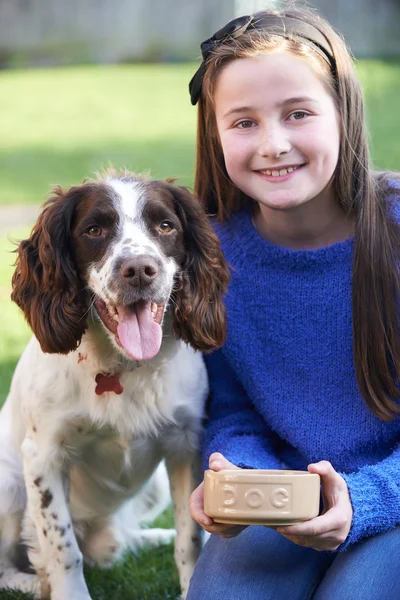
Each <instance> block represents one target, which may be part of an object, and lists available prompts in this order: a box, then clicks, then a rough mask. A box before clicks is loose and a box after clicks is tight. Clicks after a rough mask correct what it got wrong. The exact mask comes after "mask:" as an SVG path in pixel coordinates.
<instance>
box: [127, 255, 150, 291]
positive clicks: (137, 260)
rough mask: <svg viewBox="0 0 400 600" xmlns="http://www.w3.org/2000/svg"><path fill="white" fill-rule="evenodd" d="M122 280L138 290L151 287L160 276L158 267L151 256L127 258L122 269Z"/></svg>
mask: <svg viewBox="0 0 400 600" xmlns="http://www.w3.org/2000/svg"><path fill="white" fill-rule="evenodd" d="M120 273H121V276H122V278H123V279H124V280H125V281H127V282H129V283H130V284H131V285H133V286H135V287H137V288H144V287H146V286H148V285H150V284H151V283H152V282H153V281H154V279H155V278H156V277H157V275H158V266H157V263H156V261H155V260H154V258H152V257H151V256H146V255H142V256H134V257H130V258H126V259H125V260H124V261H123V263H122V264H121V267H120Z"/></svg>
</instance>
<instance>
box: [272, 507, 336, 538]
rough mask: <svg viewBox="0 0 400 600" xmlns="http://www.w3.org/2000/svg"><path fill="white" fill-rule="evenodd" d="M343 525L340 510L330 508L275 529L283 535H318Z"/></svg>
mask: <svg viewBox="0 0 400 600" xmlns="http://www.w3.org/2000/svg"><path fill="white" fill-rule="evenodd" d="M342 526H343V518H342V515H341V511H340V510H335V509H334V508H332V509H331V510H328V511H327V512H326V513H325V514H323V515H320V516H319V517H315V518H314V519H310V520H309V521H304V522H303V523H298V524H296V525H282V526H281V527H276V531H278V532H279V533H282V534H284V535H301V536H313V537H314V536H320V535H324V534H325V533H329V532H332V531H335V530H336V529H340V528H341V527H342Z"/></svg>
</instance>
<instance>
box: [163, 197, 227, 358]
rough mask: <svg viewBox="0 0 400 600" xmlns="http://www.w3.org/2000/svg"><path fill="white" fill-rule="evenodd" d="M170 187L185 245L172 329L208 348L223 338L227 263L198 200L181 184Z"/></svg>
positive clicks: (185, 338)
mask: <svg viewBox="0 0 400 600" xmlns="http://www.w3.org/2000/svg"><path fill="white" fill-rule="evenodd" d="M169 189H170V190H171V192H172V195H173V199H174V208H175V211H176V213H177V215H178V216H179V219H180V221H181V223H182V226H183V231H184V243H185V249H186V257H185V261H184V264H183V265H182V272H181V281H180V289H179V290H178V291H177V293H176V296H175V322H174V329H175V332H176V334H177V335H178V337H180V338H182V339H183V340H184V341H185V342H188V343H189V344H190V345H191V346H193V348H195V349H197V350H201V351H210V350H213V349H214V348H219V347H220V346H222V345H223V343H224V342H225V337H226V322H225V307H224V303H223V295H224V292H225V291H226V288H227V285H228V282H229V271H228V266H227V263H226V261H225V258H224V255H223V253H222V251H221V248H220V244H219V240H218V237H217V235H216V233H215V231H214V230H213V228H212V226H211V224H210V222H209V219H208V217H207V215H206V213H205V211H204V209H203V207H202V206H201V205H200V202H199V201H198V200H197V199H196V198H195V197H194V196H193V195H192V194H191V193H190V192H189V191H188V190H187V189H186V188H184V187H182V186H175V185H170V186H169Z"/></svg>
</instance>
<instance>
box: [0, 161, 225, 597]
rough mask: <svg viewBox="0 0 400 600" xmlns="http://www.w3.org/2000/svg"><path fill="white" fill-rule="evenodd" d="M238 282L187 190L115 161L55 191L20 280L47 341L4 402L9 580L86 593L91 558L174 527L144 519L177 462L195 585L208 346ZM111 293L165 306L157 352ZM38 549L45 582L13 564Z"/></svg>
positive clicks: (214, 342)
mask: <svg viewBox="0 0 400 600" xmlns="http://www.w3.org/2000/svg"><path fill="white" fill-rule="evenodd" d="M227 281H228V271H227V268H226V265H225V263H224V260H223V257H222V254H221V252H220V249H219V245H218V242H217V238H216V236H215V234H214V232H213V230H212V229H211V227H210V225H209V223H208V220H207V218H206V215H205V214H204V212H203V210H202V209H201V207H200V206H199V205H198V204H197V202H196V201H195V199H194V198H193V197H192V196H191V195H190V194H189V193H188V192H187V191H186V190H185V189H184V188H180V187H178V186H175V185H172V184H171V183H167V182H156V181H149V180H145V179H142V178H138V177H136V176H133V175H131V174H127V173H125V174H121V175H120V174H117V173H108V174H107V175H105V176H103V177H102V178H100V179H99V180H98V181H96V182H94V183H84V184H82V185H80V186H76V187H73V188H70V189H69V190H68V191H66V192H64V191H62V190H61V189H60V188H57V189H56V190H55V195H54V196H53V197H52V198H51V199H50V200H49V201H48V203H47V204H46V206H45V208H44V211H43V212H42V214H41V215H40V217H39V219H38V222H37V223H36V225H35V227H34V229H33V231H32V234H31V237H30V238H29V239H28V240H25V241H24V242H22V243H21V244H20V247H19V250H18V259H17V265H16V271H15V274H14V278H13V296H12V297H13V299H14V301H15V302H17V304H18V305H19V306H20V307H21V308H22V310H23V311H24V314H25V317H26V319H27V321H28V322H29V324H30V325H31V327H32V329H33V332H34V334H35V338H33V339H32V340H31V342H30V343H29V345H28V347H27V349H26V350H25V352H24V354H23V356H22V358H21V360H20V362H19V364H18V365H17V368H16V371H15V375H14V378H13V381H12V385H11V390H10V394H9V396H8V398H7V401H6V403H5V405H4V407H3V409H2V410H1V413H0V540H1V548H0V552H1V559H0V571H1V572H2V573H3V575H2V577H1V579H0V586H10V587H20V588H21V589H23V590H24V591H27V588H29V589H30V590H32V591H33V592H34V593H36V594H37V595H40V594H42V596H44V595H49V594H50V593H51V596H52V597H53V598H57V600H71V599H73V600H89V598H90V596H89V592H88V590H87V586H86V583H85V580H84V577H83V571H82V561H83V559H85V560H86V561H87V562H89V563H90V564H99V565H104V566H107V565H109V564H112V563H113V562H114V561H115V560H116V559H117V558H119V557H120V556H121V554H122V552H123V551H124V549H126V548H131V549H133V550H136V549H137V548H139V547H140V546H142V545H143V544H145V543H147V544H153V545H154V544H159V543H161V542H168V541H169V540H170V539H171V538H172V536H173V535H174V531H170V530H163V529H160V530H155V529H140V524H141V523H143V522H148V521H150V520H152V519H153V518H154V517H155V516H156V515H157V514H158V513H159V512H160V510H162V509H163V508H164V507H165V506H166V505H167V503H168V502H169V493H168V481H167V477H166V474H167V472H168V475H169V479H170V484H171V491H172V500H173V503H174V511H175V523H176V529H177V536H176V541H175V558H176V562H177V565H178V569H179V575H180V581H181V587H182V592H183V595H185V593H186V590H187V586H188V581H189V578H190V575H191V572H192V569H193V566H194V562H195V560H196V557H197V555H198V551H199V547H200V536H199V532H198V531H197V530H196V528H195V525H194V524H193V522H192V521H191V519H190V516H189V511H188V496H189V494H190V492H191V490H192V489H193V487H194V484H195V476H194V472H195V471H196V469H197V466H196V465H197V447H198V437H199V432H200V427H201V419H202V417H203V407H204V402H205V399H206V395H207V380H206V374H205V370H204V366H203V362H202V358H201V355H200V353H198V352H196V350H203V351H206V350H210V349H212V348H214V347H218V346H220V345H221V344H222V343H223V341H224V335H225V328H224V309H223V304H222V295H223V292H224V290H225V288H226V284H227ZM100 300H101V301H103V302H104V304H103V305H102V306H103V307H104V306H107V307H108V308H110V307H114V306H117V307H128V306H129V307H130V306H132V305H136V303H138V302H139V303H140V302H143V303H145V305H146V306H147V304H146V302H152V303H156V304H157V313H156V316H155V317H154V318H155V319H159V321H160V322H161V323H162V341H161V347H160V349H159V351H158V352H157V353H156V355H155V356H154V357H150V358H146V359H145V360H142V361H140V360H138V359H137V358H135V357H134V356H132V353H131V352H130V350H129V348H128V350H129V351H128V350H127V349H126V347H125V346H123V345H121V343H120V341H119V339H117V336H116V335H115V334H114V333H113V332H112V331H113V330H112V328H111V330H110V329H109V328H108V327H107V326H106V325H107V319H109V318H110V317H109V316H107V315H106V317H105V319H106V320H105V321H104V318H103V317H104V315H103V317H102V319H103V320H102V319H100V316H101V310H100V308H101V307H100V308H98V309H97V310H96V308H95V307H99V302H100ZM152 306H153V305H152ZM160 307H161V308H160ZM123 310H124V309H123ZM99 311H100V312H99ZM107 314H108V313H107ZM157 322H158V321H157ZM118 331H119V330H118ZM98 374H104V375H105V376H107V375H110V376H113V377H114V376H115V377H117V379H118V382H119V383H120V386H121V389H122V393H120V392H119V391H117V392H113V391H105V392H104V393H103V394H100V395H99V394H98V393H96V392H95V389H96V381H95V379H96V376H97V375H98ZM110 381H111V383H110V385H111V387H112V385H113V384H112V378H111V380H110ZM105 389H108V388H105ZM119 389H120V388H118V390H119ZM163 459H164V460H163ZM165 465H166V469H165ZM21 524H22V525H21ZM25 546H27V547H28V555H29V559H30V562H31V564H32V565H33V567H34V569H35V571H36V574H37V575H38V576H39V580H38V578H37V576H35V575H33V574H30V575H29V574H23V575H21V577H22V579H20V580H19V584H18V577H17V574H16V570H15V566H13V561H14V565H15V561H17V556H18V553H21V552H20V551H21V549H23V548H24V547H25ZM22 554H23V553H22ZM38 581H39V583H40V586H39V583H38ZM29 586H30V587H29Z"/></svg>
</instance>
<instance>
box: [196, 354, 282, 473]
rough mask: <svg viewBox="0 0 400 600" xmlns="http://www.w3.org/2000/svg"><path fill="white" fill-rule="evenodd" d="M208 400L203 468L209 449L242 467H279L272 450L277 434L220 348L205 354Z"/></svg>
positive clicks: (206, 461)
mask: <svg viewBox="0 0 400 600" xmlns="http://www.w3.org/2000/svg"><path fill="white" fill-rule="evenodd" d="M206 365H207V370H208V376H209V380H210V403H209V411H208V417H209V420H208V423H207V425H206V432H205V444H204V454H203V458H204V468H205V469H208V459H209V456H210V454H212V453H213V452H221V454H223V455H224V456H225V458H227V459H228V460H229V461H230V462H232V463H233V464H235V465H237V466H238V467H242V468H252V469H279V468H281V465H280V461H279V459H278V457H277V456H276V454H275V452H274V441H277V439H278V438H277V436H276V434H274V433H273V432H272V431H271V430H270V429H269V428H268V426H267V424H266V423H265V421H264V419H263V418H262V416H261V415H260V414H259V413H258V412H257V411H256V409H255V408H254V406H253V405H252V404H251V402H250V400H249V398H248V396H247V394H246V392H245V390H244V389H243V386H242V385H241V384H240V382H239V381H238V380H237V378H236V377H235V374H234V372H233V370H232V369H231V368H230V366H229V364H228V363H227V361H226V359H225V358H224V356H223V355H222V352H221V350H217V351H215V352H213V353H212V354H210V355H209V356H207V357H206Z"/></svg>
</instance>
